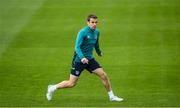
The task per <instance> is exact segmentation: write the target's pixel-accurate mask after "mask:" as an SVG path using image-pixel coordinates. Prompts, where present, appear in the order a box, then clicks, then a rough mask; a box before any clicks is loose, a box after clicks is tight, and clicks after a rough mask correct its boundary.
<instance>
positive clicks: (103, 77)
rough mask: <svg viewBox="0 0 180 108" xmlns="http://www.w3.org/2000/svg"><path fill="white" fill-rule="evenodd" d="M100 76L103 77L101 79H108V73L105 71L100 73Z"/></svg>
mask: <svg viewBox="0 0 180 108" xmlns="http://www.w3.org/2000/svg"><path fill="white" fill-rule="evenodd" d="M100 77H101V79H103V80H105V79H107V74H106V73H105V72H104V71H103V72H102V73H101V74H100Z"/></svg>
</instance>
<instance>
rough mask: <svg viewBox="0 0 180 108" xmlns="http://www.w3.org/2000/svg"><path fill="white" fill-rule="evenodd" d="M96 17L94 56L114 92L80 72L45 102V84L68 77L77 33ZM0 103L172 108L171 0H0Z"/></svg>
mask: <svg viewBox="0 0 180 108" xmlns="http://www.w3.org/2000/svg"><path fill="white" fill-rule="evenodd" d="M91 13H93V14H96V15H97V16H98V17H99V25H98V28H99V29H100V31H101V37H100V47H101V49H102V52H103V54H104V56H103V57H102V58H99V57H97V56H96V54H94V56H95V57H96V59H97V60H98V61H99V62H100V64H101V65H102V66H103V68H104V70H105V71H106V72H107V74H108V76H109V78H110V80H111V84H112V87H113V90H114V93H115V94H116V95H118V96H120V97H123V98H124V99H125V100H124V101H123V102H109V100H108V95H107V93H106V91H105V89H104V88H103V86H102V84H101V81H100V79H99V78H98V77H97V76H95V75H93V74H89V73H88V72H87V71H84V72H83V74H82V75H81V77H80V78H79V81H78V84H77V86H76V87H74V88H72V89H62V90H59V91H57V92H56V93H55V94H54V97H53V100H52V101H51V102H48V101H47V100H46V97H45V94H46V90H47V85H48V84H56V83H58V82H60V81H62V80H65V79H68V78H69V73H70V68H71V60H72V56H73V52H74V43H75V39H76V35H77V32H78V31H79V30H80V29H81V28H82V27H83V26H85V25H86V17H87V15H88V14H91ZM0 106H1V107H3V106H6V107H11V106H16V107H20V106H21V107H172V106H173V107H179V106H180V1H179V0H91V1H89V0H0Z"/></svg>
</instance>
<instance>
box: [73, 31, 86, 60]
mask: <svg viewBox="0 0 180 108" xmlns="http://www.w3.org/2000/svg"><path fill="white" fill-rule="evenodd" d="M83 40H84V32H83V31H79V32H78V35H77V38H76V45H75V51H76V53H77V55H78V57H79V58H80V59H82V58H85V57H84V55H83V53H82V51H81V45H82V43H83Z"/></svg>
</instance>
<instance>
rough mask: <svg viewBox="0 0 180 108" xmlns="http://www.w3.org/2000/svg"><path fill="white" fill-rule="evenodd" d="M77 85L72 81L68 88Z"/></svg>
mask: <svg viewBox="0 0 180 108" xmlns="http://www.w3.org/2000/svg"><path fill="white" fill-rule="evenodd" d="M75 85H76V82H71V81H69V83H68V86H69V87H74V86H75Z"/></svg>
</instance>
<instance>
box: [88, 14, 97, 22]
mask: <svg viewBox="0 0 180 108" xmlns="http://www.w3.org/2000/svg"><path fill="white" fill-rule="evenodd" d="M91 18H93V19H97V18H98V17H97V16H96V15H94V14H90V15H88V17H87V21H90V19H91Z"/></svg>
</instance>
